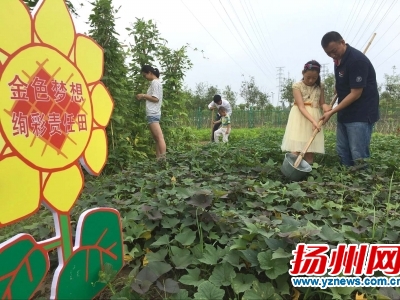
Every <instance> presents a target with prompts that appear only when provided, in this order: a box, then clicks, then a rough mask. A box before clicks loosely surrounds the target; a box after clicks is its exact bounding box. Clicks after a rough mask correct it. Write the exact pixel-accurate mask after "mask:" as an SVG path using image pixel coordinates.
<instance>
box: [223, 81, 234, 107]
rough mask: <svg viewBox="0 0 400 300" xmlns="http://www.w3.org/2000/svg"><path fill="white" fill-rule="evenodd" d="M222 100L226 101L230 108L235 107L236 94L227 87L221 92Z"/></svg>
mask: <svg viewBox="0 0 400 300" xmlns="http://www.w3.org/2000/svg"><path fill="white" fill-rule="evenodd" d="M222 96H223V98H224V99H225V100H226V101H228V102H229V103H230V104H231V106H232V108H234V107H235V106H236V92H234V91H233V90H232V88H231V86H230V85H227V86H226V87H225V89H224V91H223V92H222Z"/></svg>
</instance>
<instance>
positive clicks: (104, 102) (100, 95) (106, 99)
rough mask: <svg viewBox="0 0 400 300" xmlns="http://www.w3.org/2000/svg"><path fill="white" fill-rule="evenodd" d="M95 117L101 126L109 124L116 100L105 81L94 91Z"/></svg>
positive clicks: (97, 85)
mask: <svg viewBox="0 0 400 300" xmlns="http://www.w3.org/2000/svg"><path fill="white" fill-rule="evenodd" d="M92 103H93V117H94V120H95V121H96V123H97V124H99V125H100V126H104V127H105V126H107V124H108V121H109V120H110V117H111V113H112V110H113V108H114V102H113V100H112V98H111V95H110V93H109V92H108V90H107V89H106V87H105V86H104V84H103V83H98V84H96V86H95V87H94V89H93V91H92Z"/></svg>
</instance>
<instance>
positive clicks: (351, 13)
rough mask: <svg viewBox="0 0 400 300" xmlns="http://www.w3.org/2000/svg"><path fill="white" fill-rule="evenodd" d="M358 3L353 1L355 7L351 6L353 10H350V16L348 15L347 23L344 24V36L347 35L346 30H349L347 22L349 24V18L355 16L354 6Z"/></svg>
mask: <svg viewBox="0 0 400 300" xmlns="http://www.w3.org/2000/svg"><path fill="white" fill-rule="evenodd" d="M355 5H356V2H353V7H352V8H351V10H350V13H349V16H348V17H347V20H346V23H345V24H344V28H343V31H342V32H343V36H346V34H345V33H346V31H347V24H348V22H349V19H350V17H352V16H353V9H354V6H355Z"/></svg>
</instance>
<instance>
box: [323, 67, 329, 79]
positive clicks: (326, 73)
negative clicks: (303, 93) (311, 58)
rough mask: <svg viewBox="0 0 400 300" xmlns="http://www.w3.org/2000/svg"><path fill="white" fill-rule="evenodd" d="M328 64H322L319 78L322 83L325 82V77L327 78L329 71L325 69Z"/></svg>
mask: <svg viewBox="0 0 400 300" xmlns="http://www.w3.org/2000/svg"><path fill="white" fill-rule="evenodd" d="M327 65H328V64H322V65H321V66H322V70H321V77H322V81H325V79H326V77H327V76H328V73H329V70H328V67H327Z"/></svg>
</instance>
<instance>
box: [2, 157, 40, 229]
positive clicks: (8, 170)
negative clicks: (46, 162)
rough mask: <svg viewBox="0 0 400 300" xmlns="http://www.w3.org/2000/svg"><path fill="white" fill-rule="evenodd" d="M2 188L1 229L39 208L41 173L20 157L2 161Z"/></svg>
mask: <svg viewBox="0 0 400 300" xmlns="http://www.w3.org/2000/svg"><path fill="white" fill-rule="evenodd" d="M0 187H1V188H0V199H1V200H0V227H2V225H4V224H8V223H11V222H13V221H17V220H19V219H22V218H24V217H27V216H29V215H30V214H32V213H34V212H35V211H36V210H37V209H38V208H39V205H40V173H39V171H37V170H35V169H33V168H31V167H29V166H28V165H26V164H25V163H24V162H23V161H22V160H20V159H19V158H18V157H16V156H12V157H7V158H5V159H4V160H2V161H0Z"/></svg>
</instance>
